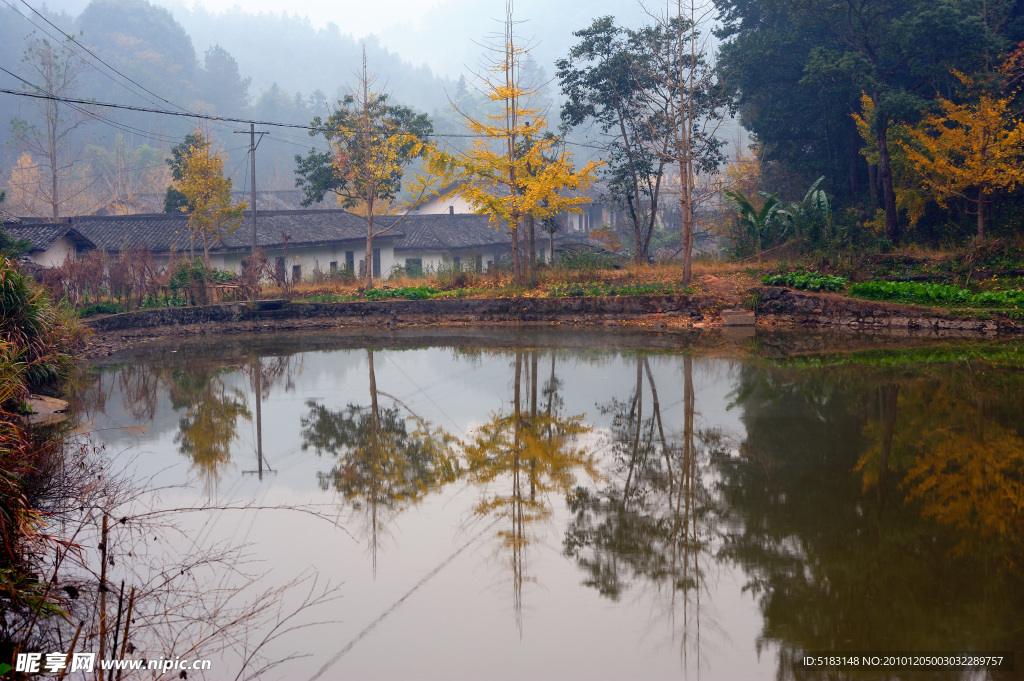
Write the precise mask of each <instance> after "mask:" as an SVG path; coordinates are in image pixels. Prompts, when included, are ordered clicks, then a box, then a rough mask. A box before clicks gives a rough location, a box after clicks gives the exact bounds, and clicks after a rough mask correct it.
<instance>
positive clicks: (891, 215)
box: [876, 103, 900, 244]
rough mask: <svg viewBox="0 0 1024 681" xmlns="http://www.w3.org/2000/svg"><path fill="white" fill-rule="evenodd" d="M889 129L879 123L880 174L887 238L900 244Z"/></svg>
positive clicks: (882, 122) (884, 124)
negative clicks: (890, 158)
mask: <svg viewBox="0 0 1024 681" xmlns="http://www.w3.org/2000/svg"><path fill="white" fill-rule="evenodd" d="M876 106H877V103H876ZM876 111H877V108H876ZM888 127H889V126H888V125H887V124H886V123H885V121H884V120H883V121H881V122H879V123H878V132H877V138H878V172H879V179H880V180H881V182H882V196H883V198H884V200H885V206H884V207H885V237H886V238H887V239H888V240H889V241H891V242H892V243H894V244H898V243H899V241H900V225H899V222H898V221H897V219H896V217H897V216H896V190H895V189H894V188H893V185H892V166H891V165H890V163H889V139H888Z"/></svg>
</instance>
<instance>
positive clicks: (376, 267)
mask: <svg viewBox="0 0 1024 681" xmlns="http://www.w3.org/2000/svg"><path fill="white" fill-rule="evenodd" d="M373 276H375V277H379V276H380V249H379V248H375V249H373Z"/></svg>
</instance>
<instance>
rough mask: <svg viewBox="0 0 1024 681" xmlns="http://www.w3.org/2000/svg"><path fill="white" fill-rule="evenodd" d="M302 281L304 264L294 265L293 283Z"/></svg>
mask: <svg viewBox="0 0 1024 681" xmlns="http://www.w3.org/2000/svg"><path fill="white" fill-rule="evenodd" d="M300 281H302V265H292V283H293V284H297V283H298V282H300Z"/></svg>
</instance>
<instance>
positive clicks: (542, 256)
mask: <svg viewBox="0 0 1024 681" xmlns="http://www.w3.org/2000/svg"><path fill="white" fill-rule="evenodd" d="M540 261H541V262H547V261H548V259H547V258H545V257H544V249H543V248H542V249H540Z"/></svg>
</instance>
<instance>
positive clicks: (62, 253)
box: [3, 220, 96, 267]
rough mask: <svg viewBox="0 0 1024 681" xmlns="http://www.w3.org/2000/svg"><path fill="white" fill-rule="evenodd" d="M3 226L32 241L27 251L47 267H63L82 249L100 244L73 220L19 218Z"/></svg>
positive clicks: (11, 234)
mask: <svg viewBox="0 0 1024 681" xmlns="http://www.w3.org/2000/svg"><path fill="white" fill-rule="evenodd" d="M3 226H4V229H5V230H7V233H8V234H9V235H10V236H11V237H12V238H14V239H18V240H24V241H27V242H28V243H29V244H30V249H29V251H28V253H26V254H25V255H26V256H27V257H28V259H29V260H31V261H32V262H34V263H36V264H37V265H42V266H43V267H59V266H60V265H63V264H64V261H65V260H67V259H68V258H71V259H72V260H74V259H76V258H77V257H78V255H79V254H80V253H82V252H84V251H89V250H92V249H94V248H96V244H94V243H93V242H92V241H91V240H89V239H88V238H87V237H85V236H83V235H82V234H81V233H80V232H79V231H78V230H77V229H75V228H73V227H72V226H71V225H69V224H61V223H58V224H41V225H32V224H24V223H22V222H21V221H20V220H19V221H17V222H13V221H12V222H6V221H5V222H4V223H3Z"/></svg>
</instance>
